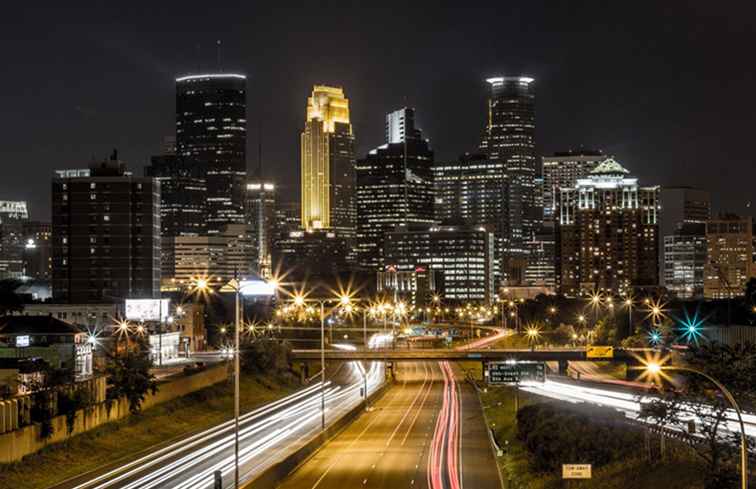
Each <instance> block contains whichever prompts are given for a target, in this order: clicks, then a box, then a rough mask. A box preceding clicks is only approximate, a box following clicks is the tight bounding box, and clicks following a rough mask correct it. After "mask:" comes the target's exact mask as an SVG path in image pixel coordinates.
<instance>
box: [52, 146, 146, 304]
mask: <svg viewBox="0 0 756 489" xmlns="http://www.w3.org/2000/svg"><path fill="white" fill-rule="evenodd" d="M68 175H74V176H71V177H69V176H68ZM75 175H82V176H75ZM83 175H89V176H83ZM52 240H53V245H52V249H53V266H52V270H53V280H52V286H53V299H54V300H55V301H56V302H63V303H78V304H87V303H97V302H101V303H107V302H118V301H121V300H123V299H126V298H137V297H138V298H155V297H157V296H158V294H159V293H160V244H161V238H160V184H159V182H158V181H157V180H155V179H153V178H149V177H134V176H132V175H131V174H129V173H127V172H126V167H125V164H124V163H123V162H121V161H119V160H118V158H117V154H115V152H114V154H113V156H112V157H111V159H110V160H107V161H104V162H102V163H93V164H92V165H91V166H90V168H89V171H88V172H68V171H65V170H64V171H60V172H57V173H56V176H55V177H54V178H53V184H52Z"/></svg>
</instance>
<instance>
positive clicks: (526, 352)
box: [292, 348, 654, 373]
mask: <svg viewBox="0 0 756 489" xmlns="http://www.w3.org/2000/svg"><path fill="white" fill-rule="evenodd" d="M651 351H654V350H651V349H649V348H633V349H625V348H613V349H611V354H609V353H608V351H606V350H605V351H604V353H606V355H605V356H603V357H597V356H596V350H592V351H591V353H589V350H588V349H586V348H549V349H536V350H532V349H490V350H489V349H480V350H475V349H473V350H455V349H430V348H417V349H414V350H412V349H409V350H407V349H357V350H336V349H333V350H325V352H324V355H325V359H326V360H336V361H339V360H340V361H350V360H373V361H390V362H401V361H420V360H432V361H436V360H450V361H479V362H483V363H487V362H491V361H506V360H514V361H535V362H558V363H559V371H560V373H565V372H566V371H567V366H568V362H584V361H589V362H618V363H624V364H626V365H628V366H639V365H640V361H639V360H638V358H639V357H641V358H642V357H643V356H644V353H647V352H651ZM320 356H321V352H320V350H293V351H292V358H293V359H294V360H297V361H319V360H320Z"/></svg>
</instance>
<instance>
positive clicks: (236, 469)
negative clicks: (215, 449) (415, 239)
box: [234, 278, 240, 489]
mask: <svg viewBox="0 0 756 489" xmlns="http://www.w3.org/2000/svg"><path fill="white" fill-rule="evenodd" d="M239 289H240V287H239V279H238V278H237V280H236V301H235V302H236V304H235V305H236V307H235V308H234V310H235V321H234V343H235V354H234V488H235V489H239V295H240V290H239Z"/></svg>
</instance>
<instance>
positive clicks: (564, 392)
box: [520, 379, 756, 437]
mask: <svg viewBox="0 0 756 489" xmlns="http://www.w3.org/2000/svg"><path fill="white" fill-rule="evenodd" d="M520 389H521V390H523V391H526V392H530V393H532V394H537V395H540V396H544V397H549V398H552V399H558V400H561V401H568V402H572V403H580V402H587V403H589V404H595V405H598V406H605V407H609V408H613V409H617V410H619V411H622V412H623V413H625V414H626V415H627V416H628V417H629V418H631V419H636V420H639V421H642V420H641V419H639V415H640V412H641V405H642V404H646V403H649V402H651V401H652V400H653V399H655V397H654V396H650V395H641V396H640V397H639V395H638V394H635V393H630V392H621V391H617V390H610V389H601V388H598V387H586V386H582V385H574V384H568V383H563V382H558V381H553V380H548V379H547V380H546V381H545V382H543V383H539V382H524V383H522V384H520ZM726 417H727V421H726V422H725V423H724V425H723V426H724V427H725V429H727V430H728V431H730V432H733V433H740V424H739V423H738V418H737V414H736V413H735V411H733V410H731V409H728V410H727V411H726ZM685 419H692V420H694V421H698V420H697V419H695V416H693V415H692V414H691V415H690V417H689V418H683V421H684V420H685ZM743 423H744V424H745V431H746V434H747V435H748V436H751V437H754V436H756V415H753V414H748V413H743Z"/></svg>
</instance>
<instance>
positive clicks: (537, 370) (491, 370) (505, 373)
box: [486, 362, 546, 385]
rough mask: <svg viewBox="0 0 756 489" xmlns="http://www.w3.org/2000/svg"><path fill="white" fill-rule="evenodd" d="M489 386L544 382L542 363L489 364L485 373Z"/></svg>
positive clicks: (544, 375)
mask: <svg viewBox="0 0 756 489" xmlns="http://www.w3.org/2000/svg"><path fill="white" fill-rule="evenodd" d="M486 374H487V377H488V383H489V384H493V385H496V384H516V383H520V382H528V381H530V382H534V381H535V382H544V381H545V380H546V364H545V363H544V362H490V363H489V364H488V371H487V372H486Z"/></svg>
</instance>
